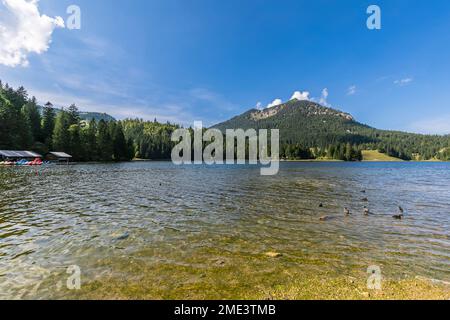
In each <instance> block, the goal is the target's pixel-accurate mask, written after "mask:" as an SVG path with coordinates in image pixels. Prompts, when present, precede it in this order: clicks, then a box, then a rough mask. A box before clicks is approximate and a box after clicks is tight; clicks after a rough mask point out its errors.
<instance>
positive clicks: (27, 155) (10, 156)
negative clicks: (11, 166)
mask: <svg viewBox="0 0 450 320" xmlns="http://www.w3.org/2000/svg"><path fill="white" fill-rule="evenodd" d="M36 158H39V159H42V156H41V155H40V154H39V153H36V152H32V151H10V150H0V159H2V160H21V159H26V160H34V159H36Z"/></svg>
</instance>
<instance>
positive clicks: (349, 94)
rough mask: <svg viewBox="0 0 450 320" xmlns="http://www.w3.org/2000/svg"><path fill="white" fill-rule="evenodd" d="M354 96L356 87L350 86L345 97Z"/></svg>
mask: <svg viewBox="0 0 450 320" xmlns="http://www.w3.org/2000/svg"><path fill="white" fill-rule="evenodd" d="M354 94H356V86H355V85H353V86H350V87H349V88H348V89H347V95H348V96H353V95H354Z"/></svg>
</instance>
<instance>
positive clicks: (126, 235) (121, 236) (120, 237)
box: [113, 232, 130, 241]
mask: <svg viewBox="0 0 450 320" xmlns="http://www.w3.org/2000/svg"><path fill="white" fill-rule="evenodd" d="M129 237H130V234H129V233H128V232H125V233H122V234H119V235H118V234H113V238H114V240H115V241H122V240H126V239H128V238H129Z"/></svg>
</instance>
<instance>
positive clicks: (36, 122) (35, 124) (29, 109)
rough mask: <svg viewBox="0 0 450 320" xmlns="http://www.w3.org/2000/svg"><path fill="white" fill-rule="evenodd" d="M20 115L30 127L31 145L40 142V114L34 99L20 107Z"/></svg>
mask: <svg viewBox="0 0 450 320" xmlns="http://www.w3.org/2000/svg"><path fill="white" fill-rule="evenodd" d="M22 114H23V116H24V118H25V121H27V122H28V125H29V127H30V130H31V135H32V141H33V143H34V142H36V141H41V142H42V134H41V114H40V113H39V109H38V107H37V103H36V98H35V97H33V98H32V99H31V100H30V101H29V102H28V103H27V104H25V105H24V106H23V107H22Z"/></svg>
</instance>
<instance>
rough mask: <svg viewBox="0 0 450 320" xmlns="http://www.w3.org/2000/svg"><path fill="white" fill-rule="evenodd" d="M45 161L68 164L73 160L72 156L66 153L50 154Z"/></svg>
mask: <svg viewBox="0 0 450 320" xmlns="http://www.w3.org/2000/svg"><path fill="white" fill-rule="evenodd" d="M45 160H48V161H52V162H66V163H69V162H70V160H72V156H71V155H70V154H67V153H65V152H54V151H52V152H49V153H47V155H46V156H45Z"/></svg>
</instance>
